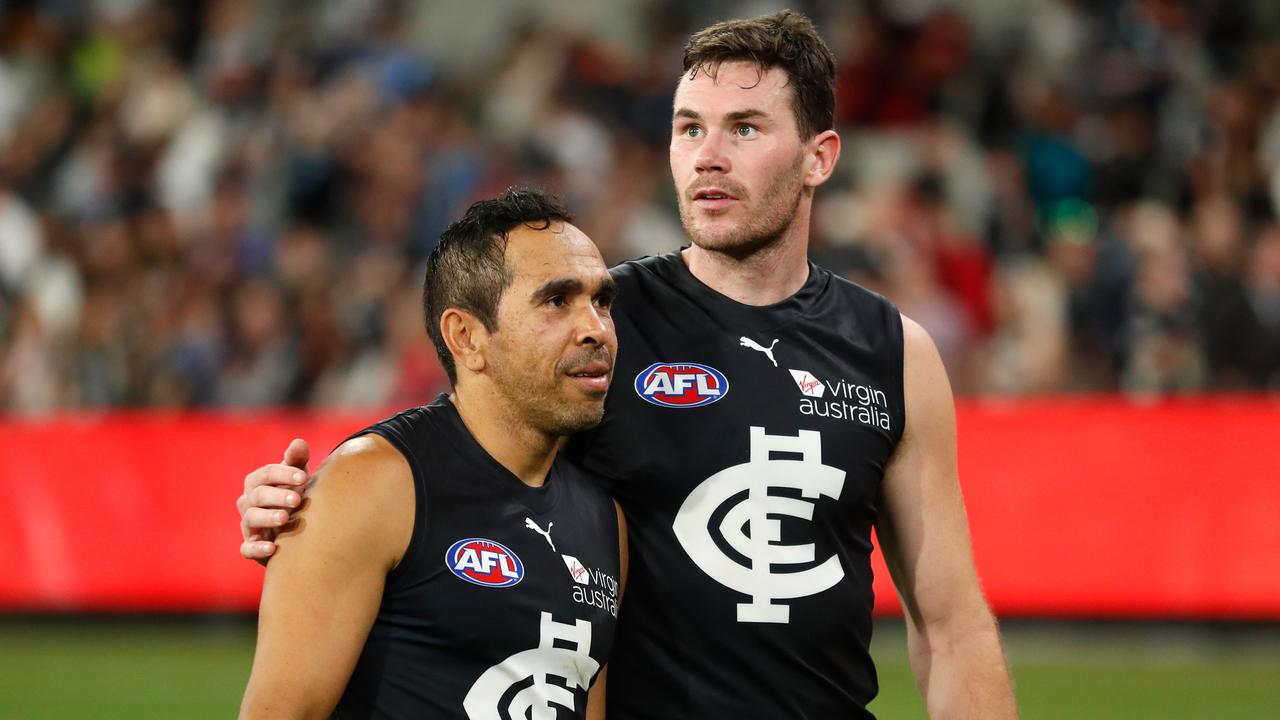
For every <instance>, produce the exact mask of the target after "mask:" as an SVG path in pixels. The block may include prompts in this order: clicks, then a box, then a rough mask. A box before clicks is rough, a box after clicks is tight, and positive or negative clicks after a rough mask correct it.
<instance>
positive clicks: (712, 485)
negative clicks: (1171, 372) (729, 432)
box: [672, 426, 845, 623]
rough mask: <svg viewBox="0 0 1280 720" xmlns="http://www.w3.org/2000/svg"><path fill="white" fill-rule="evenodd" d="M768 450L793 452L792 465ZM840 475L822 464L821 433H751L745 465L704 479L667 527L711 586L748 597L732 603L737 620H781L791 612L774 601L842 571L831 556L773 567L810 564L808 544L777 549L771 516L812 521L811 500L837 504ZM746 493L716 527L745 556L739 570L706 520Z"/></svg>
mask: <svg viewBox="0 0 1280 720" xmlns="http://www.w3.org/2000/svg"><path fill="white" fill-rule="evenodd" d="M772 453H788V454H790V455H799V456H800V459H799V460H774V459H772V458H771V454H772ZM844 478H845V474H844V471H843V470H840V469H839V468H834V467H831V466H828V465H823V464H822V435H821V434H820V433H818V432H815V431H812V430H801V431H799V432H798V433H797V434H796V435H795V436H790V435H767V434H765V431H764V428H762V427H755V426H753V427H752V428H751V456H750V462H747V463H743V464H741V465H734V466H733V467H730V468H726V469H724V470H721V471H720V472H718V473H716V474H715V475H712V476H711V477H709V478H707V479H706V480H705V481H703V482H702V484H700V485H698V487H697V488H695V489H694V491H693V492H692V493H690V494H689V497H687V498H686V499H685V501H684V504H683V505H681V506H680V512H679V513H678V514H677V515H676V519H675V522H674V523H673V525H672V527H673V529H674V530H675V534H676V539H677V540H679V542H680V545H681V547H683V548H684V551H685V552H686V553H688V555H689V557H690V559H692V560H693V562H694V563H696V564H697V565H698V567H699V568H701V569H702V571H703V572H705V573H706V574H707V575H710V576H711V577H712V578H713V579H714V580H715V581H716V582H719V583H720V584H721V585H725V586H726V587H729V588H731V589H733V590H736V591H737V592H740V593H742V594H744V595H749V596H750V597H751V601H750V602H746V603H739V604H738V622H767V623H786V622H789V621H790V619H791V608H790V607H788V606H787V605H781V604H778V603H776V602H775V601H777V600H788V599H792V598H798V597H805V596H808V595H815V594H817V593H820V592H822V591H824V590H827V589H829V588H831V587H832V586H834V585H835V584H836V583H838V582H840V580H841V578H843V577H844V568H842V567H841V566H840V560H839V559H838V558H836V557H834V556H832V557H829V558H827V559H826V560H824V561H823V562H821V563H820V564H818V565H816V566H814V567H812V568H809V569H806V570H803V571H800V572H789V573H777V574H775V573H774V572H773V570H772V568H773V566H774V565H803V564H808V563H812V562H814V560H815V557H816V552H815V547H814V545H813V544H812V543H807V544H802V545H781V544H777V543H780V542H781V541H782V522H781V521H780V520H778V519H776V518H774V517H770V516H771V515H773V516H777V515H786V516H789V517H794V518H800V519H802V520H809V521H812V520H813V508H814V503H815V502H817V501H818V500H819V499H820V498H823V497H826V498H830V499H831V500H838V499H839V498H840V492H841V491H842V490H843V489H844ZM771 488H794V489H796V490H799V491H800V494H801V498H795V497H783V496H779V495H770V494H769V490H770V489H771ZM744 491H745V492H746V498H745V499H743V500H741V501H739V502H737V504H735V505H733V506H732V507H730V508H729V509H728V510H727V512H725V513H724V518H723V519H722V520H721V521H720V523H719V526H718V529H719V533H720V535H721V537H723V538H724V540H725V542H726V543H728V544H729V546H730V547H732V548H733V549H734V550H735V551H737V552H738V553H741V554H742V555H743V556H744V557H746V558H747V560H748V561H749V563H750V565H749V566H744V565H742V564H741V563H739V562H738V561H736V560H735V559H733V558H732V557H730V556H729V555H727V554H725V552H724V551H722V550H721V549H720V548H719V546H717V545H716V542H715V539H714V538H713V537H712V535H711V532H712V531H711V527H710V525H711V520H712V518H713V517H714V516H716V515H717V514H718V513H719V512H721V506H723V505H724V504H725V503H728V502H730V501H732V500H733V499H734V498H735V497H736V496H738V495H740V494H741V493H743V492H744Z"/></svg>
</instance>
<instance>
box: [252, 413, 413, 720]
mask: <svg viewBox="0 0 1280 720" xmlns="http://www.w3.org/2000/svg"><path fill="white" fill-rule="evenodd" d="M413 507H414V490H413V480H412V475H411V472H410V470H409V466H408V464H407V463H406V462H405V460H404V458H403V456H402V455H400V453H398V452H397V451H396V450H395V449H394V448H392V446H391V445H390V444H389V443H387V441H386V440H384V439H382V438H380V437H378V436H376V435H366V436H364V437H360V438H355V439H353V440H348V441H347V442H345V443H343V444H342V445H341V446H340V447H339V448H338V449H337V450H335V451H334V453H333V455H332V456H330V458H329V460H328V461H326V462H325V464H324V466H323V467H321V468H320V469H319V470H317V471H316V474H315V476H314V484H313V486H312V488H311V489H310V491H309V493H308V499H307V502H306V503H305V504H304V505H303V507H302V508H301V509H300V510H298V511H297V512H296V513H295V515H294V517H295V520H296V523H295V525H294V526H293V527H291V528H290V529H289V530H288V531H286V532H284V533H282V534H281V535H280V536H279V537H278V538H277V539H276V542H277V543H278V545H279V550H278V551H277V552H276V556H275V558H274V559H273V560H272V561H271V564H270V566H268V568H267V573H266V579H265V580H264V581H263V586H262V602H261V606H260V608H259V616H258V646H257V651H256V652H255V654H254V659H253V671H252V673H251V674H250V677H249V686H248V688H246V690H245V695H244V701H243V704H242V705H241V707H240V717H241V718H324V717H328V716H329V714H330V713H331V712H332V711H333V708H334V706H336V705H337V703H338V699H339V698H340V697H341V694H342V691H343V689H344V688H345V687H346V684H347V681H348V680H349V679H350V677H351V672H352V670H353V669H354V668H355V664H356V660H357V659H358V658H359V656H360V650H361V648H362V647H363V646H364V642H365V639H366V637H367V636H368V634H369V628H370V627H372V625H373V621H374V618H375V617H376V616H377V612H378V606H379V604H380V602H381V599H382V590H383V584H384V582H385V580H386V574H387V572H388V571H390V570H391V569H392V568H393V567H395V565H396V563H397V562H399V560H400V557H401V556H402V555H403V554H404V552H405V549H406V548H407V547H408V544H409V537H410V534H411V533H412V531H413Z"/></svg>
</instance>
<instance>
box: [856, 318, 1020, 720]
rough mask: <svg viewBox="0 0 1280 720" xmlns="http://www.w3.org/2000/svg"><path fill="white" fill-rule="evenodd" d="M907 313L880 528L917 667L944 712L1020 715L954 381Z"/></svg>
mask: <svg viewBox="0 0 1280 720" xmlns="http://www.w3.org/2000/svg"><path fill="white" fill-rule="evenodd" d="M902 322H903V335H904V343H905V349H904V355H905V360H904V365H905V368H904V381H905V395H906V427H905V428H904V429H903V434H902V440H901V442H900V443H899V445H898V449H897V451H896V452H895V454H894V457H893V459H892V461H891V462H890V465H889V467H888V469H887V471H886V473H885V481H884V489H883V509H882V512H881V516H880V521H879V523H878V526H877V534H878V536H879V538H880V544H881V547H882V548H883V550H884V555H885V560H886V563H887V564H888V567H889V572H890V574H891V575H892V576H893V581H894V584H895V585H896V586H897V588H898V592H899V593H900V594H901V596H902V602H903V608H904V610H905V614H906V619H907V639H908V645H909V648H910V653H911V669H912V671H913V672H914V673H915V677H916V684H917V686H918V687H919V689H920V694H921V695H922V696H923V697H924V700H925V705H926V707H927V708H928V711H929V717H931V718H934V720H966V719H969V718H973V719H975V720H977V719H982V720H989V719H993V718H994V719H1005V718H1016V717H1017V708H1016V705H1015V702H1014V698H1013V689H1012V687H1011V685H1010V682H1009V672H1008V668H1007V667H1006V665H1005V660H1004V653H1003V651H1002V650H1001V648H1000V636H999V632H998V630H997V629H996V623H995V618H994V617H993V616H992V614H991V611H990V609H989V608H988V607H987V602H986V599H985V598H984V597H983V595H982V590H981V588H980V587H979V585H978V576H977V572H976V571H975V569H974V565H973V553H972V550H971V548H970V544H969V525H968V520H967V519H966V517H965V510H964V501H963V499H962V498H961V496H960V485H959V482H958V477H957V471H956V427H955V407H954V401H953V399H952V396H951V384H950V383H949V382H948V381H947V375H946V371H945V370H944V369H943V366H942V360H941V358H940V357H939V356H938V351H937V349H936V348H935V347H934V345H933V341H932V340H930V339H929V336H928V334H927V333H926V332H925V331H924V329H923V328H921V327H920V326H919V325H917V324H916V323H915V322H913V321H911V320H910V319H908V318H906V317H903V319H902Z"/></svg>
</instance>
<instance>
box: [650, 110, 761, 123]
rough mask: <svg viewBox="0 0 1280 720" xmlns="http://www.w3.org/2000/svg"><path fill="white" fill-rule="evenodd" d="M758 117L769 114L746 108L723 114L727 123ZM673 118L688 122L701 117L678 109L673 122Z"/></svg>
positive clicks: (692, 112)
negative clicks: (687, 119) (683, 119)
mask: <svg viewBox="0 0 1280 720" xmlns="http://www.w3.org/2000/svg"><path fill="white" fill-rule="evenodd" d="M759 117H769V113H767V112H765V111H764V110H757V109H756V108H748V109H746V110H734V111H733V112H730V113H725V114H724V119H725V120H728V121H729V122H738V121H740V120H750V119H752V118H759ZM675 118H689V119H690V120H701V119H702V116H701V115H699V114H698V113H697V112H695V111H693V110H690V109H689V108H679V109H678V110H676V112H675V114H674V115H673V116H672V119H673V120H674V119H675Z"/></svg>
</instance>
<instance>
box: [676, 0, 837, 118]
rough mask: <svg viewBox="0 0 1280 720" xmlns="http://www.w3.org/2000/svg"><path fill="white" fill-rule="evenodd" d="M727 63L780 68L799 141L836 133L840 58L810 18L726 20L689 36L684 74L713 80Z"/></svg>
mask: <svg viewBox="0 0 1280 720" xmlns="http://www.w3.org/2000/svg"><path fill="white" fill-rule="evenodd" d="M726 62H748V63H754V64H756V65H759V66H760V68H761V69H764V70H767V69H769V68H775V67H776V68H780V69H782V70H783V71H784V72H786V73H787V79H788V82H789V83H790V84H791V85H792V87H793V89H794V91H793V93H792V96H791V109H792V110H793V111H794V112H795V115H796V126H797V128H798V129H799V131H800V137H801V138H803V139H806V140H807V139H809V138H811V137H813V136H814V135H817V134H818V133H820V132H822V131H824V130H830V129H831V128H833V127H835V114H836V58H835V55H833V54H832V53H831V49H830V48H828V47H827V44H826V43H825V42H823V40H822V38H821V37H820V36H819V35H818V29H817V28H815V27H814V26H813V22H812V21H811V20H809V18H807V17H805V16H804V15H801V14H800V13H797V12H792V11H791V10H783V11H781V12H778V13H774V14H773V15H761V16H760V17H754V18H748V19H746V20H727V21H725V22H721V23H716V24H715V25H712V26H711V27H707V28H703V29H702V30H699V31H698V32H696V33H694V34H693V35H690V36H689V42H687V43H685V46H684V72H685V73H686V74H688V73H690V72H692V73H694V74H695V75H696V74H697V73H698V72H705V73H707V74H708V75H710V76H711V77H715V74H716V71H717V70H719V68H720V65H721V64H722V63H726Z"/></svg>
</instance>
